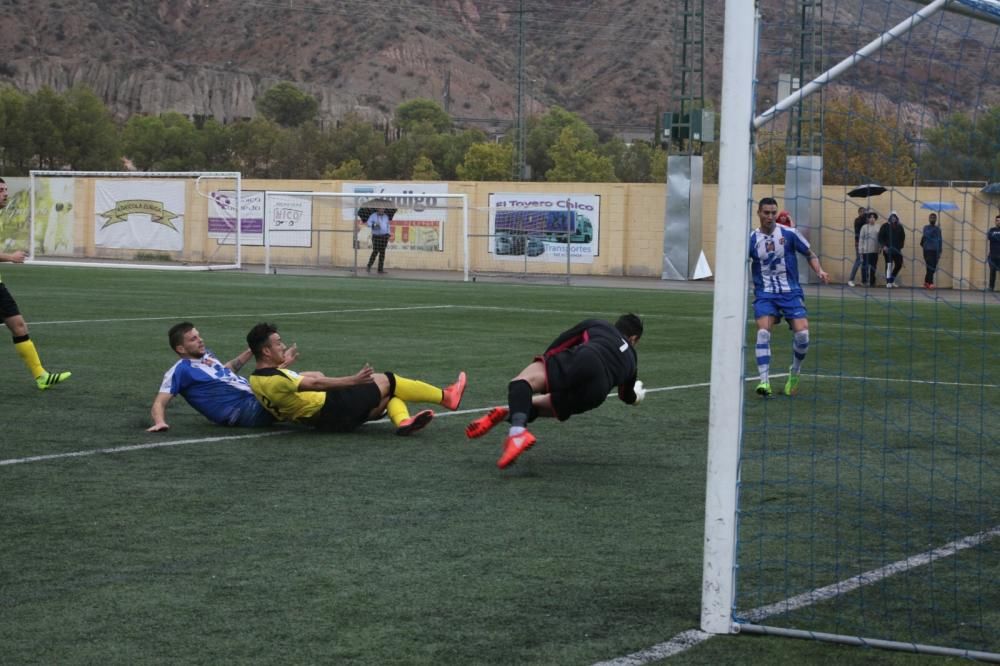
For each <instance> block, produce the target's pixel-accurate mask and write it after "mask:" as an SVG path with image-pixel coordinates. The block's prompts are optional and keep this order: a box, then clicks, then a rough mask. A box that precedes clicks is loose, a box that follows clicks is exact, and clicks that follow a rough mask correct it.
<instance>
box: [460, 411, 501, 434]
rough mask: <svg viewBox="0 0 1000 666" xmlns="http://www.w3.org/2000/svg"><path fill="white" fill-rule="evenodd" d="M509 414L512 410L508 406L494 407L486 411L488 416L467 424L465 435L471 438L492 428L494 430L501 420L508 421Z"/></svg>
mask: <svg viewBox="0 0 1000 666" xmlns="http://www.w3.org/2000/svg"><path fill="white" fill-rule="evenodd" d="M509 415H510V410H509V409H507V408H506V407H494V408H493V409H491V410H490V411H489V412H487V413H486V416H480V417H479V418H478V419H476V420H475V421H473V422H472V423H470V424H469V425H467V426H465V436H466V437H468V438H469V439H476V438H478V437H482V436H483V435H485V434H486V433H488V432H489V431H490V430H493V426H495V425H496V424H498V423H500V422H501V421H506V420H507V417H508V416H509Z"/></svg>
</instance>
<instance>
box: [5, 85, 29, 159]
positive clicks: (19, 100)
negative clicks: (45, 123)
mask: <svg viewBox="0 0 1000 666" xmlns="http://www.w3.org/2000/svg"><path fill="white" fill-rule="evenodd" d="M27 104H28V97H27V96H26V95H24V94H22V93H20V92H18V91H17V90H15V89H14V88H7V87H4V88H0V173H4V174H8V175H9V174H11V173H27V171H28V169H29V168H30V166H29V163H30V160H31V157H32V155H34V150H33V149H32V143H31V135H30V133H29V132H28V124H27V113H26V108H27Z"/></svg>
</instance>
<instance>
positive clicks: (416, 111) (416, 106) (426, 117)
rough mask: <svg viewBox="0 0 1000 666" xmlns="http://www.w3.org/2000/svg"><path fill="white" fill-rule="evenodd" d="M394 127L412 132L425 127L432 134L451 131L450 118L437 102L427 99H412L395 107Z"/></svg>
mask: <svg viewBox="0 0 1000 666" xmlns="http://www.w3.org/2000/svg"><path fill="white" fill-rule="evenodd" d="M395 116H396V118H395V120H396V127H398V128H399V129H401V130H403V131H404V132H413V131H416V130H418V129H420V128H421V126H425V128H426V129H429V130H430V131H431V132H433V133H437V134H441V133H444V132H449V131H451V118H450V117H449V116H448V114H447V113H445V110H444V109H443V108H441V105H440V104H438V103H437V102H433V101H431V100H429V99H412V100H410V101H408V102H403V103H402V104H400V105H399V106H397V107H396V114H395ZM426 129H425V131H426Z"/></svg>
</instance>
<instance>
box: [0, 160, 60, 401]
mask: <svg viewBox="0 0 1000 666" xmlns="http://www.w3.org/2000/svg"><path fill="white" fill-rule="evenodd" d="M6 205H7V183H5V182H4V181H3V179H2V178H0V208H3V207H4V206H6ZM25 256H26V255H25V253H24V252H23V251H21V250H18V251H17V252H12V253H10V254H0V262H2V261H6V262H10V263H14V264H23V263H24V258H25ZM0 319H2V320H3V323H4V324H5V325H6V326H7V329H8V330H9V331H10V334H11V335H12V336H14V349H15V350H16V351H17V355H18V356H20V357H21V360H22V361H24V364H25V365H26V366H28V370H29V371H30V372H31V376H32V377H34V378H35V385H36V386H37V387H38V388H39V389H40V390H42V391H44V390H45V389H47V388H49V387H52V386H55V385H56V384H58V383H59V382H63V381H66V380H67V379H69V377H70V374H72V373H69V372H47V371H46V370H45V368H44V367H43V366H42V361H41V360H40V359H39V358H38V350H36V349H35V343H34V342H32V341H31V338H30V337H29V336H28V324H27V323H26V322H25V321H24V317H22V316H21V311H20V310H18V308H17V302H16V301H14V297H13V296H11V295H10V292H9V291H7V287H6V286H5V285H4V283H3V280H2V279H0Z"/></svg>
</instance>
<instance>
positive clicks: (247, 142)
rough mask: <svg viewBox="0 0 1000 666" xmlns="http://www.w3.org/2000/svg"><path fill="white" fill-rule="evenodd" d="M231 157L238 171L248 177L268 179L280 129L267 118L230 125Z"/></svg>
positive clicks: (278, 140)
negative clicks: (232, 156)
mask: <svg viewBox="0 0 1000 666" xmlns="http://www.w3.org/2000/svg"><path fill="white" fill-rule="evenodd" d="M230 131H231V132H232V142H233V143H232V145H233V155H234V159H235V162H236V168H237V170H238V171H241V172H243V174H244V175H246V176H248V177H255V178H269V177H270V176H271V167H272V162H273V160H274V155H275V151H276V149H277V146H278V144H279V142H280V141H281V128H280V127H278V124H277V123H275V122H274V121H272V120H268V119H267V118H254V119H253V120H249V121H247V120H245V121H241V122H238V123H235V124H234V125H232V127H231V130H230Z"/></svg>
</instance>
